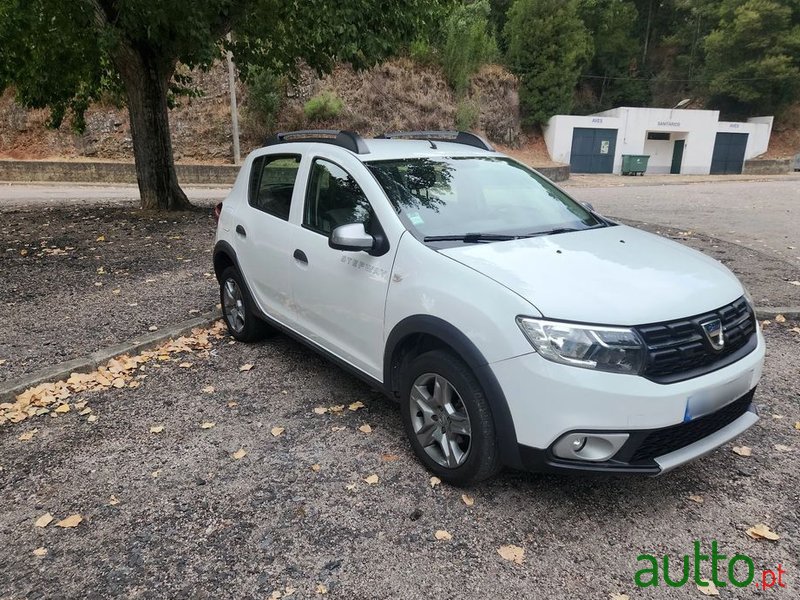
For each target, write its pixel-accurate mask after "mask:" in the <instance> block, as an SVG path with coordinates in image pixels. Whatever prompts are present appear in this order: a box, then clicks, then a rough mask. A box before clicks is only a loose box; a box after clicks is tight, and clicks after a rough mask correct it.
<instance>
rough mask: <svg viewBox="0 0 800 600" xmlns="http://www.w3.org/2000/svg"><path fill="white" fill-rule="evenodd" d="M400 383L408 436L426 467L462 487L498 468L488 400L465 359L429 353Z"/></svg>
mask: <svg viewBox="0 0 800 600" xmlns="http://www.w3.org/2000/svg"><path fill="white" fill-rule="evenodd" d="M401 383H402V386H401V394H402V395H401V410H402V414H403V423H404V425H405V429H406V434H407V435H408V439H409V441H410V443H411V447H412V449H413V450H414V453H415V454H416V455H417V458H418V459H419V460H420V462H422V464H424V465H425V466H426V467H427V468H428V470H430V471H431V472H432V473H434V474H435V475H436V476H437V477H439V478H440V479H441V480H442V481H446V482H448V483H450V484H452V485H459V486H462V485H469V484H472V483H476V482H478V481H482V480H484V479H488V478H489V477H492V476H493V475H495V474H496V473H497V472H498V471H499V470H500V467H501V464H500V456H499V452H498V449H497V436H496V433H495V429H494V419H493V418H492V412H491V409H490V408H489V403H488V402H487V400H486V396H485V394H484V392H483V389H482V388H481V386H480V384H479V383H478V380H477V379H476V378H475V375H474V374H473V373H472V371H471V370H470V368H469V367H468V366H467V365H466V364H465V363H464V362H463V361H462V360H461V359H459V358H458V357H456V356H454V355H453V354H451V353H450V352H447V351H443V350H434V351H431V352H426V353H424V354H421V355H420V356H418V357H416V358H414V359H413V360H411V362H410V363H409V364H408V365H407V367H406V368H405V369H404V371H403V376H402V380H401Z"/></svg>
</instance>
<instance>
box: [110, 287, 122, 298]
mask: <svg viewBox="0 0 800 600" xmlns="http://www.w3.org/2000/svg"><path fill="white" fill-rule="evenodd" d="M121 291H122V290H121V289H119V288H117V289H115V290H111V293H112V294H114V295H115V296H119V294H120V292H121Z"/></svg>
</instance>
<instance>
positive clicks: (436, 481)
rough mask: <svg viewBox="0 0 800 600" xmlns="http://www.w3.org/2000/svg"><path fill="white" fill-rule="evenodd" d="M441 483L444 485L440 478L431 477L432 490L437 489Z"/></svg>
mask: <svg viewBox="0 0 800 600" xmlns="http://www.w3.org/2000/svg"><path fill="white" fill-rule="evenodd" d="M440 483H442V480H441V479H439V478H438V477H431V487H432V488H435V487H436V486H437V485H439V484H440Z"/></svg>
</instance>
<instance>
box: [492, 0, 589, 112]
mask: <svg viewBox="0 0 800 600" xmlns="http://www.w3.org/2000/svg"><path fill="white" fill-rule="evenodd" d="M578 6H579V3H578V0H516V1H515V2H514V4H512V5H511V10H510V11H509V13H508V20H507V21H506V26H505V30H504V34H505V38H506V43H507V44H508V50H507V52H506V61H507V62H508V66H509V67H510V68H511V71H512V72H513V73H514V74H515V75H517V76H518V77H519V81H520V90H519V100H520V108H521V110H522V114H523V119H524V122H525V123H526V124H527V125H539V124H543V123H546V122H547V121H548V120H549V119H550V117H552V116H553V115H556V114H560V113H569V112H570V111H571V109H572V102H573V95H574V91H575V86H576V85H577V83H578V78H579V77H580V74H581V71H582V69H583V67H584V66H585V65H586V64H587V63H588V61H589V59H590V58H591V56H592V51H593V48H592V40H591V38H590V36H589V33H588V31H587V30H586V27H585V26H584V24H583V21H582V20H581V18H580V16H579V14H578Z"/></svg>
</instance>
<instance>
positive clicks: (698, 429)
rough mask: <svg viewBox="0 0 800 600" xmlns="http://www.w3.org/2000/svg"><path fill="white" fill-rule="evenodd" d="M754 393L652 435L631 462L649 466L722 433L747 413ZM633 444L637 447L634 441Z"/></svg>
mask: <svg viewBox="0 0 800 600" xmlns="http://www.w3.org/2000/svg"><path fill="white" fill-rule="evenodd" d="M754 393H755V390H754V389H753V390H750V391H749V392H748V393H747V394H745V395H744V396H742V397H741V398H739V399H738V400H735V401H733V402H731V403H730V404H728V405H727V406H723V407H722V408H721V409H719V410H718V411H716V412H713V413H711V414H709V415H704V416H702V417H698V418H697V419H695V420H694V421H689V422H688V423H681V424H680V425H673V426H671V427H665V428H664V429H657V430H655V431H651V432H650V433H648V434H647V435H646V436H645V437H644V439H643V440H642V441H641V442H640V444H639V447H638V448H636V450H635V451H634V453H633V455H632V456H631V457H630V459H629V462H631V463H639V462H650V461H652V460H653V459H654V458H657V457H659V456H663V455H665V454H668V453H670V452H674V451H675V450H679V449H680V448H684V447H686V446H688V445H689V444H693V443H694V442H696V441H698V440H701V439H703V438H704V437H706V436H709V435H711V434H712V433H714V432H716V431H719V430H720V429H722V428H723V427H725V426H726V425H730V424H731V423H733V422H734V421H735V420H736V419H738V418H739V417H741V416H742V415H743V414H744V413H745V412H747V409H748V407H749V406H750V403H751V402H752V401H753V394H754ZM631 441H632V442H633V443H636V442H635V441H633V440H631ZM629 443H630V442H629Z"/></svg>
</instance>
